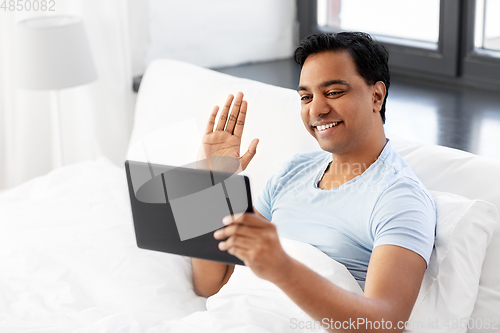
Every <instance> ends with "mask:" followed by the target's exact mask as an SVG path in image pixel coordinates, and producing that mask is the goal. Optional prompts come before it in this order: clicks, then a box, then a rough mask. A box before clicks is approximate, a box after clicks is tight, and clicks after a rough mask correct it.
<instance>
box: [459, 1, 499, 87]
mask: <svg viewBox="0 0 500 333" xmlns="http://www.w3.org/2000/svg"><path fill="white" fill-rule="evenodd" d="M475 9H476V0H467V1H464V3H463V12H464V13H465V15H464V25H463V31H462V33H463V36H464V37H465V40H464V43H463V48H462V54H463V57H462V68H461V74H462V76H463V78H464V79H467V80H482V81H486V82H491V83H493V84H495V83H496V84H499V83H500V51H494V50H491V51H490V50H482V49H476V47H475V45H474V28H475V21H476V15H475Z"/></svg>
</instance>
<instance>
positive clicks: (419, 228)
mask: <svg viewBox="0 0 500 333" xmlns="http://www.w3.org/2000/svg"><path fill="white" fill-rule="evenodd" d="M436 220H437V212H436V207H435V204H434V201H433V200H432V198H431V197H430V195H429V194H428V193H427V192H426V191H425V190H424V189H423V188H422V187H420V186H419V184H418V183H416V182H414V181H413V180H411V179H400V180H398V181H397V182H396V183H395V184H393V185H391V186H390V187H389V188H388V189H387V190H385V191H384V192H383V193H382V194H381V196H380V197H379V199H378V201H377V203H376V205H375V207H374V209H373V212H372V215H371V219H370V224H371V232H372V236H373V248H375V247H377V246H379V245H386V244H390V245H398V246H401V247H404V248H406V249H409V250H411V251H413V252H415V253H417V254H419V255H420V256H421V257H422V258H424V259H425V261H426V263H427V265H429V260H430V257H431V253H432V248H433V247H434V239H435V231H436Z"/></svg>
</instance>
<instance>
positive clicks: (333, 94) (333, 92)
mask: <svg viewBox="0 0 500 333" xmlns="http://www.w3.org/2000/svg"><path fill="white" fill-rule="evenodd" d="M341 93H342V91H331V92H329V93H328V94H327V95H329V96H335V95H339V94H341Z"/></svg>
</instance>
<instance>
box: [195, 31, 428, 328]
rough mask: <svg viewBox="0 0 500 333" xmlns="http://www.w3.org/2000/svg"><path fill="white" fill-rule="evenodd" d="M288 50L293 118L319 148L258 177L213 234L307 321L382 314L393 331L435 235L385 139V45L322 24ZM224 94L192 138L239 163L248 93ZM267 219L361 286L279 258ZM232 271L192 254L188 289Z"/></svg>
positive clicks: (204, 287) (409, 304)
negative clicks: (243, 205) (248, 200)
mask: <svg viewBox="0 0 500 333" xmlns="http://www.w3.org/2000/svg"><path fill="white" fill-rule="evenodd" d="M295 59H296V61H297V62H298V64H299V65H300V66H301V68H302V70H301V75H300V82H299V87H298V89H297V91H298V93H299V95H300V97H301V104H302V109H301V117H302V120H303V123H304V125H305V128H306V130H307V131H308V132H309V133H310V134H311V135H312V136H313V137H314V138H315V139H316V140H317V141H318V143H319V145H320V147H321V149H322V150H323V151H317V152H312V153H302V154H297V155H295V156H294V158H293V159H292V160H290V161H289V162H287V163H285V165H284V167H283V168H282V170H281V171H279V172H277V173H276V174H275V175H273V177H271V179H270V180H269V181H268V183H267V185H266V188H265V190H264V191H263V193H262V194H261V195H260V196H259V198H258V200H257V201H256V203H255V207H254V209H255V214H251V213H246V214H244V215H243V216H241V217H240V218H238V219H237V220H235V221H232V220H231V218H230V217H226V218H225V219H224V220H223V222H224V223H225V224H228V225H227V226H226V227H224V228H222V229H220V230H217V231H216V232H215V233H214V237H215V238H216V239H225V238H227V239H226V240H225V241H223V242H221V243H220V244H219V248H220V249H221V250H227V251H228V252H229V253H231V254H233V255H235V256H237V257H238V258H240V259H241V260H243V261H244V262H245V264H246V265H247V266H249V267H250V268H251V269H252V271H253V272H254V273H255V274H256V275H257V276H259V277H261V278H263V279H266V280H268V281H271V282H273V283H274V284H276V285H277V286H278V287H279V288H281V289H282V290H283V291H284V292H285V293H286V294H287V295H288V296H289V297H290V298H291V299H292V300H293V301H294V302H295V303H296V304H297V305H298V306H300V307H301V308H302V309H303V310H304V311H305V312H307V313H308V314H309V315H310V316H311V317H312V318H313V319H315V320H318V321H320V322H321V321H322V320H323V318H328V319H329V320H335V321H341V322H344V321H349V319H354V320H356V319H357V318H363V319H366V321H370V322H376V321H378V322H379V323H380V322H382V321H385V322H387V321H391V326H392V329H390V330H389V331H391V332H402V331H403V328H404V327H403V326H401V324H398V323H404V322H405V321H407V320H408V318H409V316H410V314H411V311H412V308H413V305H414V303H415V300H416V298H417V295H418V292H419V289H420V284H421V282H422V278H423V275H424V273H425V270H426V267H427V264H428V262H429V259H430V255H431V251H432V248H433V245H434V231H435V224H436V209H435V205H434V202H433V200H432V198H431V196H430V194H429V193H428V191H427V190H426V189H425V188H424V186H423V185H422V184H421V183H420V181H419V180H418V178H417V177H416V176H415V175H414V173H413V172H412V171H411V169H410V168H409V167H408V165H407V164H406V163H405V161H404V160H403V159H402V158H401V157H400V156H399V155H398V154H397V153H396V152H395V151H394V150H392V148H391V145H390V142H389V140H388V139H386V137H385V133H384V128H383V124H384V122H385V102H386V99H387V90H388V88H389V70H388V64H387V60H388V54H387V51H386V50H385V48H383V47H382V46H381V45H379V44H377V43H376V42H374V41H373V40H372V39H371V37H370V36H369V35H367V34H363V33H338V34H335V35H327V34H321V35H315V36H310V37H308V38H306V39H305V40H303V41H302V42H301V45H300V46H299V47H298V48H297V50H296V52H295ZM232 101H233V97H232V96H229V98H228V100H227V101H226V104H225V106H224V108H223V110H222V113H221V115H220V117H219V121H218V123H217V126H216V129H215V130H214V125H215V118H216V115H217V113H218V108H217V107H216V108H214V110H213V112H212V114H211V116H210V119H209V122H208V125H207V129H206V133H205V136H204V138H203V145H202V146H203V148H204V150H205V153H206V155H207V156H231V157H234V158H237V159H239V161H240V163H241V169H242V170H244V169H245V168H246V166H247V165H248V163H249V162H250V161H251V159H252V158H253V156H254V155H255V153H256V147H257V144H258V141H257V140H254V141H252V143H251V144H250V147H249V149H248V151H247V152H246V153H245V154H244V155H243V156H242V157H240V154H239V149H240V138H241V134H242V131H243V125H244V120H245V115H246V111H247V103H246V101H244V100H243V94H241V93H239V94H238V95H237V96H236V99H235V103H234V106H233V108H232V110H231V114H230V116H229V117H228V114H229V109H230V107H231V103H232ZM226 121H227V124H226ZM215 164H217V163H214V165H212V167H214V168H217V167H218V166H217V165H215ZM318 170H319V172H318ZM297 184H301V188H302V189H305V190H301V191H298V190H297V186H296V185H297ZM269 221H272V223H269ZM277 228H279V229H280V236H283V237H286V238H291V239H295V240H299V241H303V242H307V243H310V244H312V245H314V246H316V247H317V248H319V249H320V250H322V251H323V252H325V253H326V254H328V255H329V256H330V257H332V258H334V259H336V260H337V261H339V262H340V263H342V264H344V265H345V266H346V267H347V269H348V270H349V271H350V272H351V274H352V275H353V276H354V277H355V278H356V280H357V281H358V283H359V284H360V286H361V287H362V288H363V289H364V295H363V296H358V295H355V294H352V293H350V292H348V291H346V290H344V289H342V288H339V287H337V286H336V285H335V284H333V283H331V282H329V281H328V280H326V279H325V278H323V277H322V276H320V275H318V274H317V273H315V272H313V271H312V270H310V269H309V268H307V267H306V266H305V265H303V264H301V263H299V262H298V261H296V260H294V259H293V258H291V257H289V256H288V255H287V254H286V253H285V252H284V250H283V249H282V247H281V245H280V242H279V238H278V234H277ZM233 270H234V266H232V265H225V264H220V263H214V262H209V261H204V260H200V259H193V280H194V286H195V291H196V292H197V293H198V294H199V295H203V296H205V297H208V296H210V295H213V294H215V293H216V292H218V291H219V289H220V288H221V287H222V286H223V285H224V284H225V283H226V282H227V281H228V279H229V278H230V276H231V274H232V272H233ZM398 325H399V327H398ZM384 327H387V326H384ZM395 328H398V329H395ZM360 329H361V330H362V331H364V332H369V331H370V329H369V327H362V328H360ZM377 331H383V330H377Z"/></svg>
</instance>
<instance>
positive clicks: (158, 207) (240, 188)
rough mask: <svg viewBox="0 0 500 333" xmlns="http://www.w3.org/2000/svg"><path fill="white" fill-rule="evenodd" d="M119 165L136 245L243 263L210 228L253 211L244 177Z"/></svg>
mask: <svg viewBox="0 0 500 333" xmlns="http://www.w3.org/2000/svg"><path fill="white" fill-rule="evenodd" d="M125 170H126V174H127V183H128V189H129V195H130V204H131V208H132V216H133V221H134V230H135V236H136V241H137V246H138V247H139V248H142V249H148V250H154V251H161V252H167V253H172V254H178V255H183V256H189V257H194V258H200V259H207V260H213V261H218V262H222V263H226V264H238V265H244V263H243V261H241V260H240V259H238V258H237V257H235V256H233V255H231V254H229V253H228V252H227V251H221V250H219V247H218V244H219V242H221V240H216V239H215V238H214V237H213V233H214V231H215V230H217V229H219V228H221V227H224V224H223V223H222V218H223V217H224V216H227V215H234V216H235V218H237V217H238V216H239V215H241V214H243V213H244V212H253V209H252V199H251V193H250V181H249V179H248V177H246V176H242V175H238V174H231V173H225V172H214V171H209V170H197V169H194V168H186V167H176V166H169V165H160V164H153V163H146V162H137V161H130V160H127V161H126V162H125Z"/></svg>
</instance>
